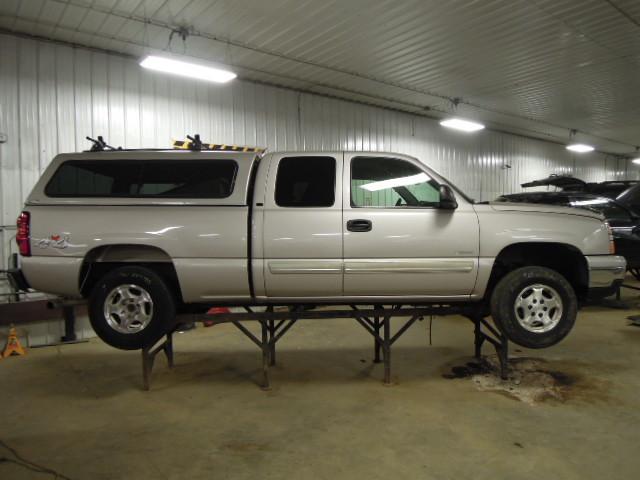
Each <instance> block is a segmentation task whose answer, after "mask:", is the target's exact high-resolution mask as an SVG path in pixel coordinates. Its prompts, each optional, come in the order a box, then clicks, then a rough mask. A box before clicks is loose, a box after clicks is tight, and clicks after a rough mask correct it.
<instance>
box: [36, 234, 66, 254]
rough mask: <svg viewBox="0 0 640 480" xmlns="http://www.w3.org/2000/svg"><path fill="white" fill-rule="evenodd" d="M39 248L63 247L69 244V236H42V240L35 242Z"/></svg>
mask: <svg viewBox="0 0 640 480" xmlns="http://www.w3.org/2000/svg"><path fill="white" fill-rule="evenodd" d="M37 245H38V247H39V248H42V249H44V248H49V247H51V248H58V249H60V250H62V249H65V248H67V247H68V246H69V236H68V235H51V236H49V238H43V239H42V240H40V241H38V242H37Z"/></svg>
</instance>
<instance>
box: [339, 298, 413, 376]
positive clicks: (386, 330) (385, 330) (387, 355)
mask: <svg viewBox="0 0 640 480" xmlns="http://www.w3.org/2000/svg"><path fill="white" fill-rule="evenodd" d="M351 308H352V309H353V310H354V311H355V312H357V313H356V316H355V317H354V318H355V320H356V321H357V322H358V323H359V324H360V325H362V327H363V328H364V329H365V330H366V331H367V332H369V334H370V335H371V336H372V337H373V339H374V341H375V345H374V358H373V361H374V362H375V363H378V362H380V350H382V361H383V362H384V384H385V385H393V383H392V382H391V346H392V345H393V344H394V343H395V342H396V340H398V339H399V338H400V337H401V336H402V334H403V333H404V332H406V331H407V329H408V328H409V327H410V326H411V325H413V324H414V322H415V321H416V320H418V319H422V316H421V315H413V316H412V317H411V318H409V320H407V321H406V322H405V324H404V325H402V327H400V329H399V330H398V331H397V332H396V333H395V335H393V336H391V317H393V315H394V314H397V313H398V311H399V310H400V309H401V305H396V306H394V307H393V308H391V309H384V310H383V311H382V320H380V316H379V314H378V311H379V310H380V309H379V308H378V306H376V308H375V309H374V315H373V320H372V319H370V318H368V317H366V316H364V315H363V314H362V313H360V312H361V311H360V310H358V308H357V307H356V306H355V305H352V306H351ZM381 327H382V337H381V336H380V328H381Z"/></svg>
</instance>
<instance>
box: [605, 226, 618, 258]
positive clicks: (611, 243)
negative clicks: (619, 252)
mask: <svg viewBox="0 0 640 480" xmlns="http://www.w3.org/2000/svg"><path fill="white" fill-rule="evenodd" d="M604 224H605V225H606V227H607V233H609V253H610V254H611V255H613V254H615V253H616V243H615V242H614V241H613V230H611V225H609V222H604Z"/></svg>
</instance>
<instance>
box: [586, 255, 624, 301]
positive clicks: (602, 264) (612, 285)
mask: <svg viewBox="0 0 640 480" xmlns="http://www.w3.org/2000/svg"><path fill="white" fill-rule="evenodd" d="M585 258H586V259H587V266H588V268H589V297H591V298H593V297H606V296H609V295H611V294H613V293H615V291H616V289H617V288H618V287H619V286H620V284H622V281H623V280H624V276H625V273H626V271H627V262H626V260H625V259H624V257H622V256H619V255H587V256H585Z"/></svg>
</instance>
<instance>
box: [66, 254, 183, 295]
mask: <svg viewBox="0 0 640 480" xmlns="http://www.w3.org/2000/svg"><path fill="white" fill-rule="evenodd" d="M130 265H136V266H140V267H145V268H148V269H150V270H153V271H154V272H155V273H157V274H158V275H160V277H161V278H162V279H163V280H164V281H165V282H166V283H167V286H168V287H169V289H170V290H172V291H174V292H175V293H176V300H178V301H179V302H182V292H181V291H180V282H179V281H178V274H177V272H176V269H175V266H174V265H173V262H172V260H171V257H170V256H169V255H168V254H167V253H166V252H165V251H164V250H162V249H160V248H157V247H150V246H146V245H105V246H102V247H98V248H94V249H93V250H91V251H89V252H88V253H87V255H86V256H85V258H84V262H83V263H82V268H81V270H80V278H79V285H80V293H81V294H82V296H83V297H85V298H86V297H88V296H89V294H90V293H91V290H92V289H93V287H94V286H95V284H96V283H97V282H98V280H100V279H101V278H102V277H104V276H105V275H106V274H107V273H109V272H110V271H111V270H114V269H116V268H119V267H124V266H130Z"/></svg>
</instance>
